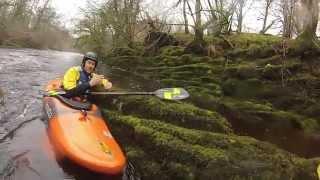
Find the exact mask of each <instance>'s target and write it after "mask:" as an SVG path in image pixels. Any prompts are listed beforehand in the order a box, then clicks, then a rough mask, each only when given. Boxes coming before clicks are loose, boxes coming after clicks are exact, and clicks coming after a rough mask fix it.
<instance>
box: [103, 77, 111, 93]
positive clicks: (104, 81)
mask: <svg viewBox="0 0 320 180" xmlns="http://www.w3.org/2000/svg"><path fill="white" fill-rule="evenodd" d="M102 84H103V87H104V89H106V90H108V89H111V88H112V83H111V82H109V81H108V80H106V79H103V81H102Z"/></svg>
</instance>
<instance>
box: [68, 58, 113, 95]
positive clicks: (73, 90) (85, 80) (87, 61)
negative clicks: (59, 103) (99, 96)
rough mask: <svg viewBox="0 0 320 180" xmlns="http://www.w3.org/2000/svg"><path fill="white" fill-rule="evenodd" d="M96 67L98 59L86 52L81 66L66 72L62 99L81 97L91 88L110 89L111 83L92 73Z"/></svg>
mask: <svg viewBox="0 0 320 180" xmlns="http://www.w3.org/2000/svg"><path fill="white" fill-rule="evenodd" d="M97 65H98V57H97V55H96V53H94V52H87V53H86V54H85V55H84V57H83V60H82V64H81V66H74V67H71V68H70V69H68V70H67V72H66V73H65V74H64V77H63V82H62V85H63V88H64V90H65V91H66V94H65V95H64V97H66V98H74V97H83V96H84V95H85V94H87V93H88V92H89V91H90V90H91V89H92V88H94V87H98V86H103V88H104V89H110V88H111V87H112V83H111V82H109V81H108V80H107V79H106V78H105V77H104V76H103V75H98V74H96V73H94V71H95V69H96V67H97Z"/></svg>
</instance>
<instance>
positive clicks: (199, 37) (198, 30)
mask: <svg viewBox="0 0 320 180" xmlns="http://www.w3.org/2000/svg"><path fill="white" fill-rule="evenodd" d="M195 10H196V23H195V42H199V43H202V42H203V41H204V40H203V28H202V24H201V1H200V0H196V4H195Z"/></svg>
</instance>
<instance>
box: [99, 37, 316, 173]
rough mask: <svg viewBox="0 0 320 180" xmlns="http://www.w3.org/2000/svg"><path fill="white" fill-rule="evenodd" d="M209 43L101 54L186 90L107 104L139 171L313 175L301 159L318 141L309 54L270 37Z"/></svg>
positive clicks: (109, 116)
mask: <svg viewBox="0 0 320 180" xmlns="http://www.w3.org/2000/svg"><path fill="white" fill-rule="evenodd" d="M176 38H177V39H179V38H182V42H186V41H188V38H187V37H179V36H176ZM207 42H208V43H209V44H211V47H212V52H211V53H210V54H209V53H208V54H206V55H203V54H202V55H201V54H200V55H199V54H194V53H190V52H188V51H187V47H186V46H184V45H183V44H188V43H182V44H180V45H178V46H164V47H161V48H160V49H159V50H158V51H156V52H155V53H154V54H153V55H146V54H144V53H142V52H141V49H143V48H141V47H140V48H137V49H140V50H139V51H137V50H135V49H130V48H118V49H114V51H113V52H112V53H111V54H110V55H109V57H108V58H107V59H108V60H107V61H106V63H107V64H109V65H111V66H113V67H119V68H121V69H124V70H126V71H128V72H131V73H132V74H135V75H139V76H141V77H144V78H146V79H149V80H150V81H156V82H160V84H161V86H162V87H176V86H177V87H184V88H186V89H187V90H188V91H189V92H190V94H191V97H190V99H189V100H187V101H183V102H173V103H172V102H167V101H160V100H158V99H155V98H118V99H117V100H116V101H114V100H112V101H111V100H110V102H115V103H110V104H108V105H107V106H106V107H108V110H110V109H113V112H109V111H104V113H105V116H106V119H108V120H109V121H110V123H111V124H112V127H113V129H114V130H113V131H114V132H113V133H114V134H115V137H118V138H119V141H120V142H121V144H122V145H123V146H124V149H126V152H127V155H128V156H129V158H131V159H133V160H134V164H136V165H138V166H140V169H141V170H143V177H144V178H146V179H154V178H156V177H162V179H174V178H180V179H210V178H211V179H212V178H213V177H214V178H215V179H235V178H236V179H250V178H252V179H256V178H259V179H301V177H302V176H303V179H316V167H317V163H318V160H317V159H305V158H312V157H318V156H320V151H318V150H313V149H314V148H313V147H314V146H317V144H319V145H320V142H319V140H318V138H317V137H318V136H317V135H316V132H317V131H318V130H319V128H320V126H319V118H318V112H319V111H318V108H319V105H318V103H317V102H318V101H317V100H319V94H318V93H317V91H316V89H317V87H320V86H319V85H320V84H319V82H320V81H319V77H320V76H319V75H320V74H319V73H318V71H317V69H316V68H315V67H318V66H319V65H320V64H319V63H318V62H317V60H316V57H312V56H310V57H299V56H294V55H293V56H292V55H289V54H286V52H288V51H287V49H289V47H287V46H281V44H283V43H285V41H283V40H282V39H281V38H278V37H275V36H269V35H257V34H240V35H232V36H229V37H223V38H215V39H207ZM123 132H126V133H123ZM244 135H245V136H244ZM246 136H251V137H253V138H249V137H246ZM264 141H268V142H269V143H266V142H264ZM275 145H276V146H275ZM282 149H284V150H282ZM288 151H289V152H290V153H289V152H288ZM227 172H228V173H227ZM271 172H272V173H271ZM200 177H201V178H200Z"/></svg>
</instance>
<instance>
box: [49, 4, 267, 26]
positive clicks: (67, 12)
mask: <svg viewBox="0 0 320 180" xmlns="http://www.w3.org/2000/svg"><path fill="white" fill-rule="evenodd" d="M91 1H92V0H91ZM95 1H101V0H95ZM176 1H177V0H144V3H143V5H142V7H143V9H145V10H146V9H147V11H148V12H151V13H150V14H151V15H163V14H166V16H167V17H169V19H171V20H172V19H175V20H177V17H178V16H179V15H178V16H177V14H181V12H180V11H179V8H177V9H175V10H173V9H172V5H173V4H174V3H175V2H176ZM86 2H87V0H52V5H53V6H54V7H55V8H56V9H57V12H58V14H60V15H61V16H62V21H63V22H64V24H65V25H66V26H67V27H69V28H70V27H72V24H73V23H74V22H75V19H76V18H78V17H79V15H80V13H79V8H84V7H85V6H86ZM256 5H257V4H256ZM256 5H253V6H252V7H251V10H250V11H249V13H247V14H246V17H245V20H244V31H251V32H252V31H258V29H260V28H261V26H262V22H261V21H257V18H258V17H257V16H259V15H258V14H259V13H258V12H257V10H255V9H256V8H257V7H256ZM259 5H260V6H261V2H259V3H258V6H259ZM178 19H180V20H178V21H181V20H182V17H180V18H178Z"/></svg>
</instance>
